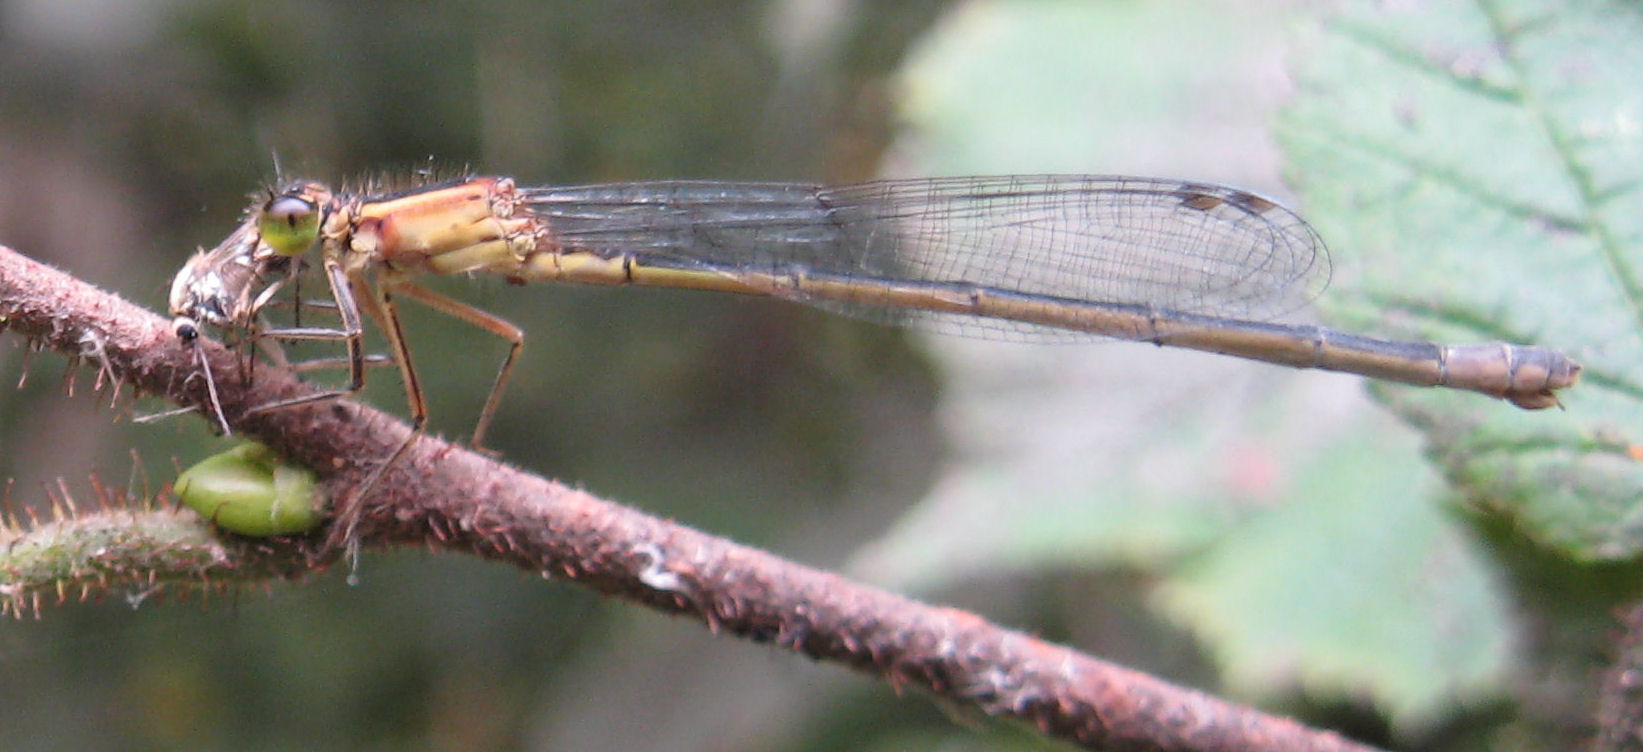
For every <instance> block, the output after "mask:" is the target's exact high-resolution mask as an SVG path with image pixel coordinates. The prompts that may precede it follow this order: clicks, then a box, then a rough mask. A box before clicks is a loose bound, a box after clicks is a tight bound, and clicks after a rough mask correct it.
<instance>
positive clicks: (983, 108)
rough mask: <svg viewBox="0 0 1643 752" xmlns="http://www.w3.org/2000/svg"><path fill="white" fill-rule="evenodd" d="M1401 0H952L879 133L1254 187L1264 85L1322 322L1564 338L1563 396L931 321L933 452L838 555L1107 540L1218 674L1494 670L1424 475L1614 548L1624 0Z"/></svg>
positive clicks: (1603, 548) (1260, 175)
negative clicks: (1291, 77)
mask: <svg viewBox="0 0 1643 752" xmlns="http://www.w3.org/2000/svg"><path fill="white" fill-rule="evenodd" d="M1406 5H1407V6H1408V7H1405V6H1404V5H1400V6H1398V7H1399V9H1382V6H1381V5H1379V4H1370V3H1358V4H1351V3H1349V4H1347V6H1346V8H1345V9H1344V11H1343V12H1342V13H1341V14H1340V15H1339V16H1336V17H1333V18H1331V19H1330V20H1328V21H1326V22H1322V23H1319V22H1313V23H1310V24H1305V25H1302V27H1301V28H1300V29H1299V30H1298V31H1297V30H1295V29H1290V32H1291V33H1288V34H1287V35H1286V34H1284V33H1280V32H1279V31H1277V30H1279V29H1284V28H1286V27H1285V25H1284V24H1283V23H1282V19H1275V18H1273V17H1271V16H1263V15H1261V14H1258V13H1253V12H1247V11H1248V9H1247V8H1242V7H1241V6H1240V7H1232V6H1227V5H1225V4H1217V3H1198V2H1185V1H1183V0H1175V1H1173V2H1171V1H1165V2H1156V3H1147V4H1104V3H1083V4H1072V5H1057V4H1047V3H1042V2H1005V1H1002V0H1000V1H997V2H978V3H972V4H970V5H967V6H965V9H964V11H963V12H961V13H958V14H956V15H955V16H954V17H953V18H952V19H950V20H949V21H948V22H946V23H945V24H944V25H943V26H942V27H941V28H939V29H938V30H937V31H936V32H935V33H933V34H932V35H931V36H930V38H929V39H927V40H926V41H925V43H924V44H922V45H921V46H920V48H919V49H918V50H916V51H915V54H914V55H913V56H912V57H911V58H910V60H909V63H908V66H907V69H906V71H905V73H904V80H903V82H902V83H903V85H904V87H905V88H906V89H907V90H908V91H909V92H910V97H909V102H910V104H909V106H908V108H907V111H906V112H905V113H904V117H905V119H906V121H907V122H908V124H909V130H908V134H907V137H906V138H905V139H904V141H903V143H902V144H901V145H900V146H898V149H897V157H896V159H893V160H892V164H897V165H898V166H900V168H901V169H902V170H903V171H904V172H905V173H907V174H917V173H934V174H962V173H969V172H1009V171H1034V170H1047V171H1062V172H1074V171H1083V172H1107V173H1111V172H1120V173H1122V172H1131V173H1138V174H1153V175H1175V176H1181V177H1187V178H1197V179H1209V180H1218V181H1224V182H1231V183H1236V184H1241V185H1246V186H1249V187H1252V188H1254V189H1256V190H1261V191H1264V192H1267V193H1272V194H1276V195H1279V196H1282V187H1281V186H1279V185H1277V184H1276V172H1277V167H1278V159H1277V156H1276V155H1272V154H1270V153H1268V152H1266V151H1265V147H1267V146H1268V141H1269V140H1270V139H1271V138H1272V137H1273V134H1272V133H1271V132H1270V131H1268V130H1266V128H1265V125H1266V124H1267V123H1269V122H1270V121H1271V120H1272V119H1273V118H1274V117H1275V116H1276V115H1275V113H1276V103H1277V102H1278V101H1279V100H1280V99H1286V98H1287V99H1288V100H1290V101H1288V103H1287V104H1286V107H1287V109H1286V111H1285V112H1284V113H1283V115H1282V116H1281V118H1280V119H1279V123H1280V127H1279V129H1278V132H1277V136H1278V139H1279V140H1280V141H1281V144H1282V146H1283V149H1284V152H1285V156H1286V157H1287V158H1288V160H1289V162H1288V174H1289V176H1290V185H1292V186H1293V187H1295V188H1296V189H1298V190H1299V191H1301V194H1302V195H1301V200H1300V201H1298V202H1293V201H1291V202H1292V203H1296V205H1297V206H1298V207H1299V208H1300V209H1301V210H1302V212H1303V215H1304V216H1306V217H1307V218H1308V219H1309V220H1311V221H1313V222H1314V223H1315V224H1316V225H1318V228H1319V230H1320V232H1321V234H1322V236H1323V237H1324V238H1325V239H1326V241H1327V242H1328V243H1329V244H1330V247H1331V249H1332V252H1333V258H1334V261H1335V270H1336V274H1335V277H1334V282H1333V284H1332V286H1331V288H1330V289H1329V290H1327V291H1326V292H1325V293H1324V295H1323V297H1322V298H1321V299H1320V300H1319V301H1318V303H1319V307H1320V308H1321V309H1322V310H1323V312H1324V313H1325V314H1327V315H1328V317H1329V318H1330V319H1331V323H1332V324H1335V325H1339V326H1341V327H1342V328H1346V329H1350V330H1352V331H1356V332H1361V333H1364V334H1368V335H1373V336H1388V337H1391V336H1409V337H1418V338H1422V339H1433V340H1439V341H1456V342H1464V341H1492V340H1507V341H1514V342H1522V343H1534V344H1541V345H1545V346H1549V347H1556V348H1561V349H1563V350H1565V351H1566V352H1568V353H1569V354H1571V355H1572V356H1574V357H1575V358H1576V359H1578V360H1579V361H1581V362H1582V363H1583V364H1584V366H1585V371H1584V373H1583V378H1582V382H1581V383H1580V384H1579V385H1577V386H1576V387H1574V388H1572V389H1569V390H1567V391H1565V392H1563V393H1562V396H1563V398H1564V399H1565V402H1566V404H1567V410H1542V411H1538V412H1526V411H1522V410H1519V409H1517V408H1514V407H1512V406H1510V405H1508V404H1505V403H1502V402H1497V401H1491V400H1489V399H1487V398H1483V397H1479V396H1477V395H1472V394H1459V393H1451V392H1447V391H1445V390H1434V389H1421V388H1416V387H1403V386H1375V387H1373V388H1372V389H1371V390H1370V391H1371V392H1372V393H1373V394H1374V395H1375V396H1376V398H1377V399H1378V400H1380V401H1381V402H1382V403H1383V404H1387V405H1390V406H1391V407H1392V408H1393V409H1394V410H1395V415H1396V416H1397V417H1398V419H1400V420H1401V421H1402V425H1399V424H1398V423H1397V422H1396V421H1394V420H1392V419H1389V418H1388V417H1387V414H1386V413H1380V414H1379V415H1377V414H1376V412H1375V411H1374V410H1371V409H1366V407H1365V406H1364V405H1363V404H1361V402H1360V401H1358V400H1355V395H1358V394H1361V393H1362V392H1363V391H1364V390H1363V389H1362V388H1361V387H1360V386H1358V383H1359V382H1355V381H1353V380H1351V379H1348V378H1346V377H1341V376H1325V375H1318V374H1292V373H1289V372H1285V371H1282V370H1280V369H1274V368H1268V367H1259V366H1254V367H1248V368H1244V367H1242V366H1239V365H1236V364H1233V365H1227V364H1224V363H1222V362H1221V361H1220V360H1216V359H1208V358H1203V357H1199V356H1194V355H1180V354H1176V353H1171V352H1167V351H1160V350H1156V349H1153V348H1138V347H1134V346H1129V345H1122V344H1114V345H1107V346H1096V347H1088V348H1081V347H1069V348H1014V349H1011V348H1009V347H1007V346H999V345H990V344H987V343H979V344H977V343H967V342H960V343H953V342H946V341H944V342H940V343H938V344H935V345H933V348H935V349H936V351H937V353H938V358H939V360H940V361H941V362H942V363H943V364H944V365H945V366H946V367H947V369H948V371H949V374H950V379H951V382H950V385H949V387H948V388H947V391H946V394H945V401H946V412H947V414H946V416H945V417H946V421H947V423H948V424H949V425H950V426H951V427H952V431H951V435H952V443H953V445H954V446H955V447H956V450H955V455H956V456H955V458H954V459H953V461H952V462H950V463H949V466H948V467H947V468H946V469H945V471H944V472H943V473H942V475H941V476H940V478H939V479H938V480H937V482H936V485H935V488H934V490H933V491H932V492H931V493H930V495H929V497H928V498H927V499H925V500H924V501H923V502H921V503H920V504H919V505H918V506H917V507H916V508H915V509H913V510H911V511H910V512H909V513H908V514H907V515H906V516H905V517H904V519H903V520H901V521H900V523H898V525H896V526H895V527H894V528H893V529H892V530H890V531H889V532H888V533H887V534H886V535H885V536H884V537H883V538H881V539H880V540H877V541H874V542H873V543H872V544H870V545H869V546H867V547H864V548H863V550H862V551H860V552H859V554H858V556H857V558H856V560H855V561H854V562H853V568H854V570H855V571H856V572H858V573H860V574H862V575H863V576H869V577H875V578H877V579H879V580H880V581H884V582H889V583H892V584H894V585H895V586H897V587H903V588H912V589H925V590H931V589H939V588H943V587H947V586H950V585H952V584H954V583H958V582H963V581H965V580H967V579H971V578H976V577H997V576H1001V574H1002V575H1008V574H1010V573H1020V572H1034V571H1057V570H1064V569H1067V568H1100V567H1125V568H1139V569H1141V570H1143V571H1145V572H1148V573H1150V574H1152V575H1153V576H1154V577H1157V578H1160V579H1159V581H1160V582H1162V585H1161V586H1160V587H1159V588H1158V590H1157V593H1156V596H1157V597H1156V599H1155V601H1154V602H1155V603H1156V604H1157V605H1158V607H1159V608H1160V610H1161V611H1162V612H1163V613H1165V614H1166V615H1168V616H1169V617H1170V618H1172V619H1174V620H1175V621H1177V622H1178V623H1180V624H1181V625H1183V626H1184V627H1186V628H1188V629H1190V630H1192V631H1193V633H1194V634H1196V635H1197V636H1198V637H1199V638H1200V639H1201V640H1202V641H1203V642H1204V644H1205V646H1206V647H1207V649H1208V650H1209V651H1210V652H1211V653H1212V654H1213V655H1214V656H1216V658H1217V659H1218V661H1219V663H1220V665H1221V667H1222V668H1223V669H1224V675H1225V677H1226V680H1227V682H1228V683H1229V685H1230V686H1231V687H1233V688H1234V689H1235V690H1237V691H1239V692H1240V693H1242V694H1244V695H1246V696H1257V697H1270V696H1273V695H1277V694H1282V693H1284V692H1286V691H1288V690H1289V689H1291V688H1293V687H1300V688H1302V689H1304V690H1305V691H1307V692H1308V693H1309V694H1312V695H1317V696H1323V697H1329V696H1340V697H1349V698H1353V699H1354V700H1356V699H1357V698H1363V697H1368V698H1371V699H1372V701H1374V702H1375V703H1376V704H1377V705H1378V706H1380V707H1382V708H1385V709H1386V710H1387V711H1388V712H1389V714H1390V715H1391V717H1392V719H1393V722H1394V724H1395V725H1396V726H1397V727H1398V728H1399V729H1400V730H1403V731H1411V730H1415V729H1418V728H1420V727H1423V726H1426V725H1428V724H1434V723H1439V722H1441V721H1442V720H1444V719H1443V715H1444V714H1445V713H1446V712H1448V710H1449V709H1450V708H1452V707H1456V706H1461V707H1465V706H1475V705H1476V704H1478V703H1480V702H1487V701H1491V700H1495V699H1498V693H1500V692H1502V691H1503V687H1504V686H1505V682H1504V679H1503V678H1504V677H1505V676H1506V675H1507V674H1508V672H1509V671H1511V670H1512V668H1513V666H1512V662H1513V661H1514V660H1517V659H1519V656H1518V655H1516V654H1514V646H1513V644H1512V641H1511V639H1510V637H1509V635H1511V634H1512V633H1513V629H1514V625H1513V624H1512V623H1511V621H1510V616H1509V613H1510V611H1509V610H1508V608H1507V607H1506V605H1505V604H1506V601H1507V598H1506V597H1505V596H1504V595H1503V594H1502V591H1501V585H1500V580H1502V577H1501V575H1500V570H1499V568H1498V567H1497V566H1496V562H1493V561H1490V559H1489V554H1490V552H1488V551H1485V550H1483V549H1482V547H1481V546H1479V545H1477V544H1476V543H1475V542H1474V538H1473V536H1472V535H1471V533H1470V531H1468V530H1467V529H1466V528H1465V527H1464V526H1461V525H1458V524H1457V523H1456V520H1455V516H1456V515H1453V514H1445V513H1444V511H1445V510H1444V507H1443V504H1444V503H1446V502H1448V501H1449V500H1451V499H1455V498H1460V499H1463V500H1465V501H1467V502H1469V503H1470V504H1471V506H1472V508H1473V509H1474V510H1482V511H1483V512H1484V513H1485V514H1502V515H1506V519H1508V520H1510V521H1512V522H1513V523H1515V525H1516V527H1517V529H1519V530H1522V531H1523V532H1525V533H1526V534H1528V535H1530V536H1531V537H1533V538H1534V539H1535V540H1537V541H1539V542H1540V543H1542V544H1544V545H1547V546H1549V547H1553V548H1555V549H1556V550H1559V551H1562V552H1564V554H1565V555H1568V556H1571V557H1575V558H1580V559H1586V560H1590V559H1607V558H1618V557H1628V556H1634V555H1635V554H1636V552H1637V542H1638V538H1637V535H1638V533H1639V531H1640V530H1643V516H1640V515H1639V513H1638V512H1637V511H1636V510H1637V508H1638V507H1639V506H1640V505H1638V504H1637V503H1636V499H1637V497H1638V494H1637V488H1638V487H1639V481H1640V480H1643V476H1639V470H1640V467H1643V466H1640V465H1639V463H1638V461H1637V460H1634V459H1633V456H1632V455H1633V454H1634V453H1640V454H1643V451H1640V450H1639V449H1638V447H1643V441H1640V440H1639V439H1640V437H1639V436H1638V429H1637V428H1636V427H1638V426H1643V420H1639V418H1643V415H1639V414H1638V412H1639V404H1638V403H1639V400H1638V397H1639V396H1643V388H1640V385H1643V370H1640V364H1643V359H1640V358H1639V357H1638V356H1639V355H1643V341H1640V338H1639V331H1640V329H1643V326H1640V323H1639V322H1640V317H1639V315H1638V313H1637V308H1638V306H1637V301H1638V299H1639V297H1638V295H1637V294H1636V293H1635V290H1636V289H1638V284H1637V283H1636V282H1635V281H1634V280H1633V277H1632V272H1631V271H1630V269H1631V267H1632V266H1633V264H1634V263H1635V261H1634V259H1635V255H1636V248H1637V245H1638V238H1639V237H1640V236H1643V232H1640V228H1643V206H1639V205H1638V204H1639V198H1638V195H1637V191H1635V190H1632V186H1634V185H1635V184H1636V182H1637V179H1636V173H1638V172H1643V145H1640V144H1639V143H1638V138H1639V134H1643V107H1640V101H1639V100H1640V97H1643V87H1638V86H1636V83H1635V81H1633V80H1631V79H1634V78H1635V77H1636V74H1637V73H1638V72H1640V71H1643V59H1640V56H1643V47H1639V46H1637V45H1635V44H1633V40H1636V39H1640V38H1643V34H1640V33H1639V32H1640V31H1643V30H1640V29H1639V28H1638V22H1637V18H1636V16H1637V15H1638V11H1637V10H1635V9H1632V8H1628V7H1623V6H1620V5H1615V4H1608V5H1591V6H1582V7H1580V8H1575V9H1573V10H1567V11H1565V10H1562V9H1561V7H1560V6H1557V5H1553V4H1545V5H1543V6H1542V7H1541V8H1540V9H1539V10H1537V11H1534V12H1525V11H1523V10H1522V9H1520V8H1519V7H1518V6H1511V7H1506V8H1497V7H1496V6H1495V5H1491V4H1460V3H1422V4H1412V5H1408V4H1406ZM1330 7H1331V8H1334V7H1335V6H1333V5H1332V6H1330ZM1279 49H1287V50H1288V58H1287V59H1285V60H1282V61H1280V60H1279V59H1278V56H1277V55H1276V54H1275V53H1274V52H1273V50H1279ZM1169 51H1174V52H1169ZM1182 51H1190V52H1182ZM1206 61H1214V64H1213V65H1208V64H1205V63H1206ZM1280 66H1282V67H1280ZM1286 68H1287V69H1297V70H1298V72H1297V73H1296V74H1295V89H1294V90H1293V91H1290V90H1287V89H1286V88H1285V87H1283V86H1282V85H1280V83H1281V82H1282V81H1284V80H1285V79H1284V78H1283V77H1282V76H1280V75H1278V74H1277V72H1276V71H1278V70H1281V69H1286ZM1268 169H1271V170H1272V175H1271V176H1269V175H1268V173H1267V170H1268ZM1423 454H1424V457H1423ZM1512 526H1513V525H1511V524H1508V525H1505V526H1492V527H1512ZM1067 618H1072V619H1076V618H1077V615H1076V614H1071V615H1068V617H1067Z"/></svg>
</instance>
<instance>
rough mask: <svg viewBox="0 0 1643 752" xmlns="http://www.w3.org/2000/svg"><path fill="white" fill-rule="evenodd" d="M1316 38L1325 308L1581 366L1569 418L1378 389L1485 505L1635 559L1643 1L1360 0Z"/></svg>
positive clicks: (1301, 106)
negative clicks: (1543, 351)
mask: <svg viewBox="0 0 1643 752" xmlns="http://www.w3.org/2000/svg"><path fill="white" fill-rule="evenodd" d="M1312 31H1313V33H1312V35H1311V38H1310V40H1309V41H1310V43H1311V45H1310V46H1311V47H1312V49H1310V50H1308V51H1306V52H1305V53H1304V55H1303V57H1304V62H1303V63H1302V65H1301V67H1300V70H1299V72H1298V75H1297V87H1298V94H1297V96H1296V97H1295V100H1294V102H1293V104H1292V105H1291V106H1290V107H1289V108H1288V109H1287V110H1286V112H1285V113H1284V115H1283V118H1282V120H1281V126H1280V131H1279V132H1280V137H1281V140H1282V143H1283V145H1284V147H1285V149H1286V152H1287V153H1288V155H1289V157H1290V159H1291V174H1292V176H1293V179H1292V183H1293V184H1294V185H1295V186H1296V188H1297V189H1298V190H1299V191H1300V192H1301V194H1302V196H1303V198H1304V200H1305V206H1306V210H1307V217H1308V218H1309V219H1310V220H1311V221H1312V222H1313V223H1314V224H1315V225H1316V226H1317V227H1318V229H1319V230H1320V231H1321V232H1322V233H1323V235H1324V236H1325V237H1327V238H1329V239H1330V240H1331V244H1332V246H1333V248H1334V250H1335V252H1336V258H1337V260H1338V262H1346V263H1338V264H1337V284H1336V286H1335V289H1334V290H1332V291H1331V294H1330V295H1327V296H1325V298H1324V299H1323V300H1321V301H1320V305H1322V306H1323V307H1324V309H1325V311H1326V312H1327V313H1329V314H1331V315H1332V316H1334V317H1337V318H1339V319H1342V320H1343V321H1348V322H1354V323H1357V324H1358V325H1360V326H1359V328H1363V329H1369V330H1375V331H1387V332H1391V333H1401V334H1404V335H1408V336H1419V337H1426V338H1432V339H1439V340H1454V339H1464V340H1483V341H1488V340H1508V341H1520V342H1521V341H1527V342H1536V343H1540V344H1544V345H1547V346H1551V347H1556V348H1560V349H1563V350H1564V351H1566V352H1568V353H1569V354H1570V355H1572V356H1574V357H1575V358H1576V359H1577V360H1579V361H1580V362H1581V363H1582V364H1583V365H1584V367H1585V370H1584V371H1583V374H1582V382H1581V383H1580V384H1579V385H1578V386H1577V387H1575V388H1573V389H1570V390H1568V391H1566V392H1564V393H1563V394H1562V396H1563V398H1564V402H1565V404H1566V406H1567V410H1566V411H1565V412H1561V413H1558V412H1546V413H1520V412H1516V411H1511V410H1501V409H1499V408H1498V406H1496V405H1490V404H1487V403H1480V402H1478V401H1477V400H1469V399H1464V398H1457V397H1456V396H1453V395H1448V394H1443V393H1439V392H1423V391H1420V390H1409V389H1401V388H1392V387H1388V388H1385V389H1381V390H1378V393H1379V394H1380V396H1381V399H1382V400H1383V401H1385V402H1386V403H1387V404H1389V405H1391V406H1393V407H1394V409H1395V410H1397V411H1398V412H1399V413H1400V414H1402V415H1403V416H1405V418H1406V419H1407V420H1408V421H1409V422H1410V423H1411V424H1412V425H1415V426H1416V427H1418V428H1419V429H1420V430H1421V431H1422V432H1423V433H1425V435H1426V437H1427V441H1428V447H1429V448H1428V451H1429V453H1430V455H1431V456H1432V457H1433V459H1435V460H1436V461H1437V463H1438V465H1439V467H1440V469H1441V470H1442V472H1444V474H1445V475H1446V476H1447V477H1448V478H1449V480H1450V482H1451V483H1452V484H1453V485H1454V487H1455V488H1456V489H1457V490H1458V491H1459V492H1460V493H1461V494H1463V495H1464V496H1465V497H1466V499H1467V500H1468V501H1469V502H1470V503H1472V504H1473V505H1475V506H1477V507H1479V508H1482V509H1485V510H1488V511H1490V512H1492V513H1496V514H1501V515H1506V516H1507V517H1509V518H1510V519H1512V520H1513V521H1514V522H1515V524H1516V526H1517V527H1518V528H1519V529H1520V530H1521V531H1523V533H1525V534H1526V535H1528V536H1529V537H1530V538H1532V539H1533V540H1536V541H1538V542H1539V543H1540V544H1541V545H1544V546H1547V547H1550V548H1554V549H1557V550H1561V551H1563V552H1564V553H1565V554H1567V555H1569V556H1572V557H1574V558H1577V559H1582V560H1600V559H1616V558H1629V557H1634V556H1636V555H1637V554H1638V553H1639V552H1640V551H1643V505H1640V504H1639V503H1638V501H1639V499H1640V498H1643V495H1640V490H1643V464H1640V463H1639V462H1638V460H1637V458H1636V457H1635V456H1634V455H1636V454H1637V447H1639V446H1640V445H1643V428H1640V427H1643V399H1640V397H1643V336H1640V334H1643V282H1640V280H1639V278H1638V277H1637V269H1636V267H1637V266H1638V264H1639V263H1640V262H1643V257H1640V255H1639V254H1640V249H1643V192H1640V191H1639V187H1640V182H1639V181H1640V179H1643V89H1640V88H1639V87H1638V86H1637V76H1638V74H1639V72H1643V47H1640V46H1639V45H1638V44H1637V40H1638V39H1640V38H1643V11H1640V10H1639V8H1638V7H1637V6H1636V5H1635V4H1621V3H1581V4H1563V3H1555V2H1482V3H1475V4H1472V3H1429V4H1420V5H1418V6H1414V7H1412V8H1410V9H1405V10H1387V9H1384V8H1383V7H1381V6H1380V5H1378V4H1368V3H1359V4H1352V5H1351V7H1350V8H1349V9H1348V10H1346V11H1345V12H1343V13H1342V14H1341V15H1339V16H1338V17H1335V18H1332V19H1330V20H1328V21H1327V22H1326V23H1324V24H1323V25H1322V26H1321V27H1318V28H1315V29H1313V30H1312Z"/></svg>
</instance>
